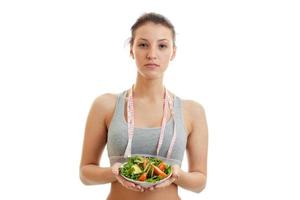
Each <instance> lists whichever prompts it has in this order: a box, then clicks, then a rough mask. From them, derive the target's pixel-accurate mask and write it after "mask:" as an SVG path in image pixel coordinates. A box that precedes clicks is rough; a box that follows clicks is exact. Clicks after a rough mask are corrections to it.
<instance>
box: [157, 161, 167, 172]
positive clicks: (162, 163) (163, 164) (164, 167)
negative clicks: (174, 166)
mask: <svg viewBox="0 0 300 200" xmlns="http://www.w3.org/2000/svg"><path fill="white" fill-rule="evenodd" d="M158 168H159V169H160V170H161V171H163V172H164V171H165V169H166V168H167V165H166V163H165V162H161V163H160V164H159V165H158Z"/></svg>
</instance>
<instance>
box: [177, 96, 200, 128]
mask: <svg viewBox="0 0 300 200" xmlns="http://www.w3.org/2000/svg"><path fill="white" fill-rule="evenodd" d="M182 107H183V115H184V118H185V123H186V127H187V129H188V131H189V133H190V132H192V129H193V127H195V126H196V125H197V124H199V121H200V120H201V121H202V120H204V121H205V109H204V106H203V105H202V104H200V103H199V102H197V101H194V100H188V99H183V100H182Z"/></svg>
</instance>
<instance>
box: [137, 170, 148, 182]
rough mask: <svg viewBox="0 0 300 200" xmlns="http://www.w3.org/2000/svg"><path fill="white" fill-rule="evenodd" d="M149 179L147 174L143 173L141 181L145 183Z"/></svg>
mask: <svg viewBox="0 0 300 200" xmlns="http://www.w3.org/2000/svg"><path fill="white" fill-rule="evenodd" d="M146 179H147V172H145V173H143V174H142V175H141V176H140V177H139V181H145V180H146Z"/></svg>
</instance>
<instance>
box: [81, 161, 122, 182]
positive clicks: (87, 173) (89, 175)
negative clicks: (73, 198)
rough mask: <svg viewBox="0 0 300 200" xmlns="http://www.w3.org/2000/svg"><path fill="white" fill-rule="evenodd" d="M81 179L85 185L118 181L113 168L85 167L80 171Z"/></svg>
mask: <svg viewBox="0 0 300 200" xmlns="http://www.w3.org/2000/svg"><path fill="white" fill-rule="evenodd" d="M80 179H81V181H82V183H83V184H85V185H96V184H105V183H111V182H114V181H116V180H117V179H116V178H115V175H114V174H113V173H112V168H111V167H99V166H97V165H85V166H83V167H81V169H80Z"/></svg>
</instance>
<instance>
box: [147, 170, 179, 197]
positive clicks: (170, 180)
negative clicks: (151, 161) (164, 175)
mask: <svg viewBox="0 0 300 200" xmlns="http://www.w3.org/2000/svg"><path fill="white" fill-rule="evenodd" d="M172 171H173V173H172V175H171V177H170V178H168V179H167V180H166V181H164V182H162V183H160V184H157V185H155V186H152V187H150V188H148V190H150V191H153V190H156V189H161V188H165V187H167V186H169V185H171V184H172V183H173V182H174V181H177V180H178V178H179V175H180V171H181V168H180V167H179V165H173V166H172Z"/></svg>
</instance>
